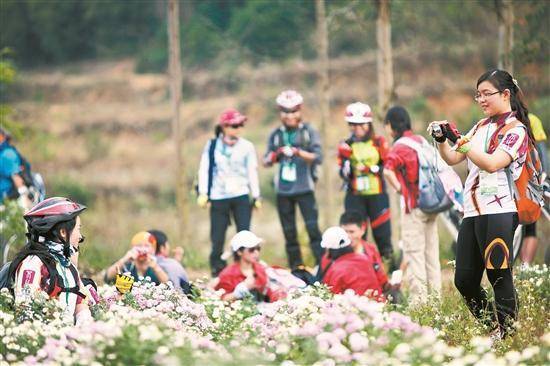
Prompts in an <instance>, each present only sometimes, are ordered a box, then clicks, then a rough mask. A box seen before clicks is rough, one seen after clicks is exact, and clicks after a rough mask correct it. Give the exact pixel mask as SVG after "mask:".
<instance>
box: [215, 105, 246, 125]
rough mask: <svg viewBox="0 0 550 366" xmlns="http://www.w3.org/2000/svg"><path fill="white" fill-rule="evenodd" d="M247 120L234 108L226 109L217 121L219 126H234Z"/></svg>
mask: <svg viewBox="0 0 550 366" xmlns="http://www.w3.org/2000/svg"><path fill="white" fill-rule="evenodd" d="M246 120H247V117H246V116H245V115H244V114H242V113H241V112H239V111H238V110H236V109H234V108H229V109H226V110H225V111H223V112H222V114H221V115H220V118H219V120H218V123H219V124H220V126H235V125H242V124H243V123H245V122H246Z"/></svg>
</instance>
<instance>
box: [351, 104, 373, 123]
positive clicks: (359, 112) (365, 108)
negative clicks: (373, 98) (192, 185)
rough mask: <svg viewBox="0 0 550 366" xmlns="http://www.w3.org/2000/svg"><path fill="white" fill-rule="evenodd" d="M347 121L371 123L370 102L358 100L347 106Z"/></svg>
mask: <svg viewBox="0 0 550 366" xmlns="http://www.w3.org/2000/svg"><path fill="white" fill-rule="evenodd" d="M346 122H348V123H357V124H360V123H371V122H372V110H371V108H370V106H369V105H368V104H365V103H361V102H356V103H352V104H350V105H348V106H347V107H346Z"/></svg>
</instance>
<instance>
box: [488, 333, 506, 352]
mask: <svg viewBox="0 0 550 366" xmlns="http://www.w3.org/2000/svg"><path fill="white" fill-rule="evenodd" d="M502 338H503V337H502V333H501V331H500V328H496V329H494V330H493V331H492V332H491V333H490V334H489V340H490V341H491V348H493V347H494V346H495V345H496V344H497V343H498V342H500V341H501V340H502Z"/></svg>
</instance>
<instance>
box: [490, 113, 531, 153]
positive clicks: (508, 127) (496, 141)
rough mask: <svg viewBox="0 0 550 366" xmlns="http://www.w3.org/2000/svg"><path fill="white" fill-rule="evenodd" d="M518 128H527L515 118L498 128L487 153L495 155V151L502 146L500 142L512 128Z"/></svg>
mask: <svg viewBox="0 0 550 366" xmlns="http://www.w3.org/2000/svg"><path fill="white" fill-rule="evenodd" d="M517 126H520V127H523V128H526V127H525V125H523V124H522V123H521V122H520V121H518V120H517V119H515V118H514V120H513V121H511V122H509V123H506V124H503V125H502V126H499V127H498V128H497V130H496V131H495V132H494V133H493V135H492V136H491V140H490V142H489V148H488V149H487V153H489V154H492V153H494V152H495V150H496V149H497V147H498V145H499V144H500V142H501V141H502V139H503V138H504V135H506V133H507V132H508V131H510V130H511V129H512V128H514V127H517Z"/></svg>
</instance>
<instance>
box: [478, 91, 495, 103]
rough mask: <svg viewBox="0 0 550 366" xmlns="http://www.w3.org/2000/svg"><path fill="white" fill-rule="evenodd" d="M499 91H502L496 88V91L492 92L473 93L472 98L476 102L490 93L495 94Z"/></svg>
mask: <svg viewBox="0 0 550 366" xmlns="http://www.w3.org/2000/svg"><path fill="white" fill-rule="evenodd" d="M499 93H502V92H501V91H500V90H497V91H496V92H493V93H489V92H485V93H476V94H475V95H474V100H475V101H476V102H479V101H480V100H485V99H487V98H489V97H490V96H491V95H495V94H499Z"/></svg>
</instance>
